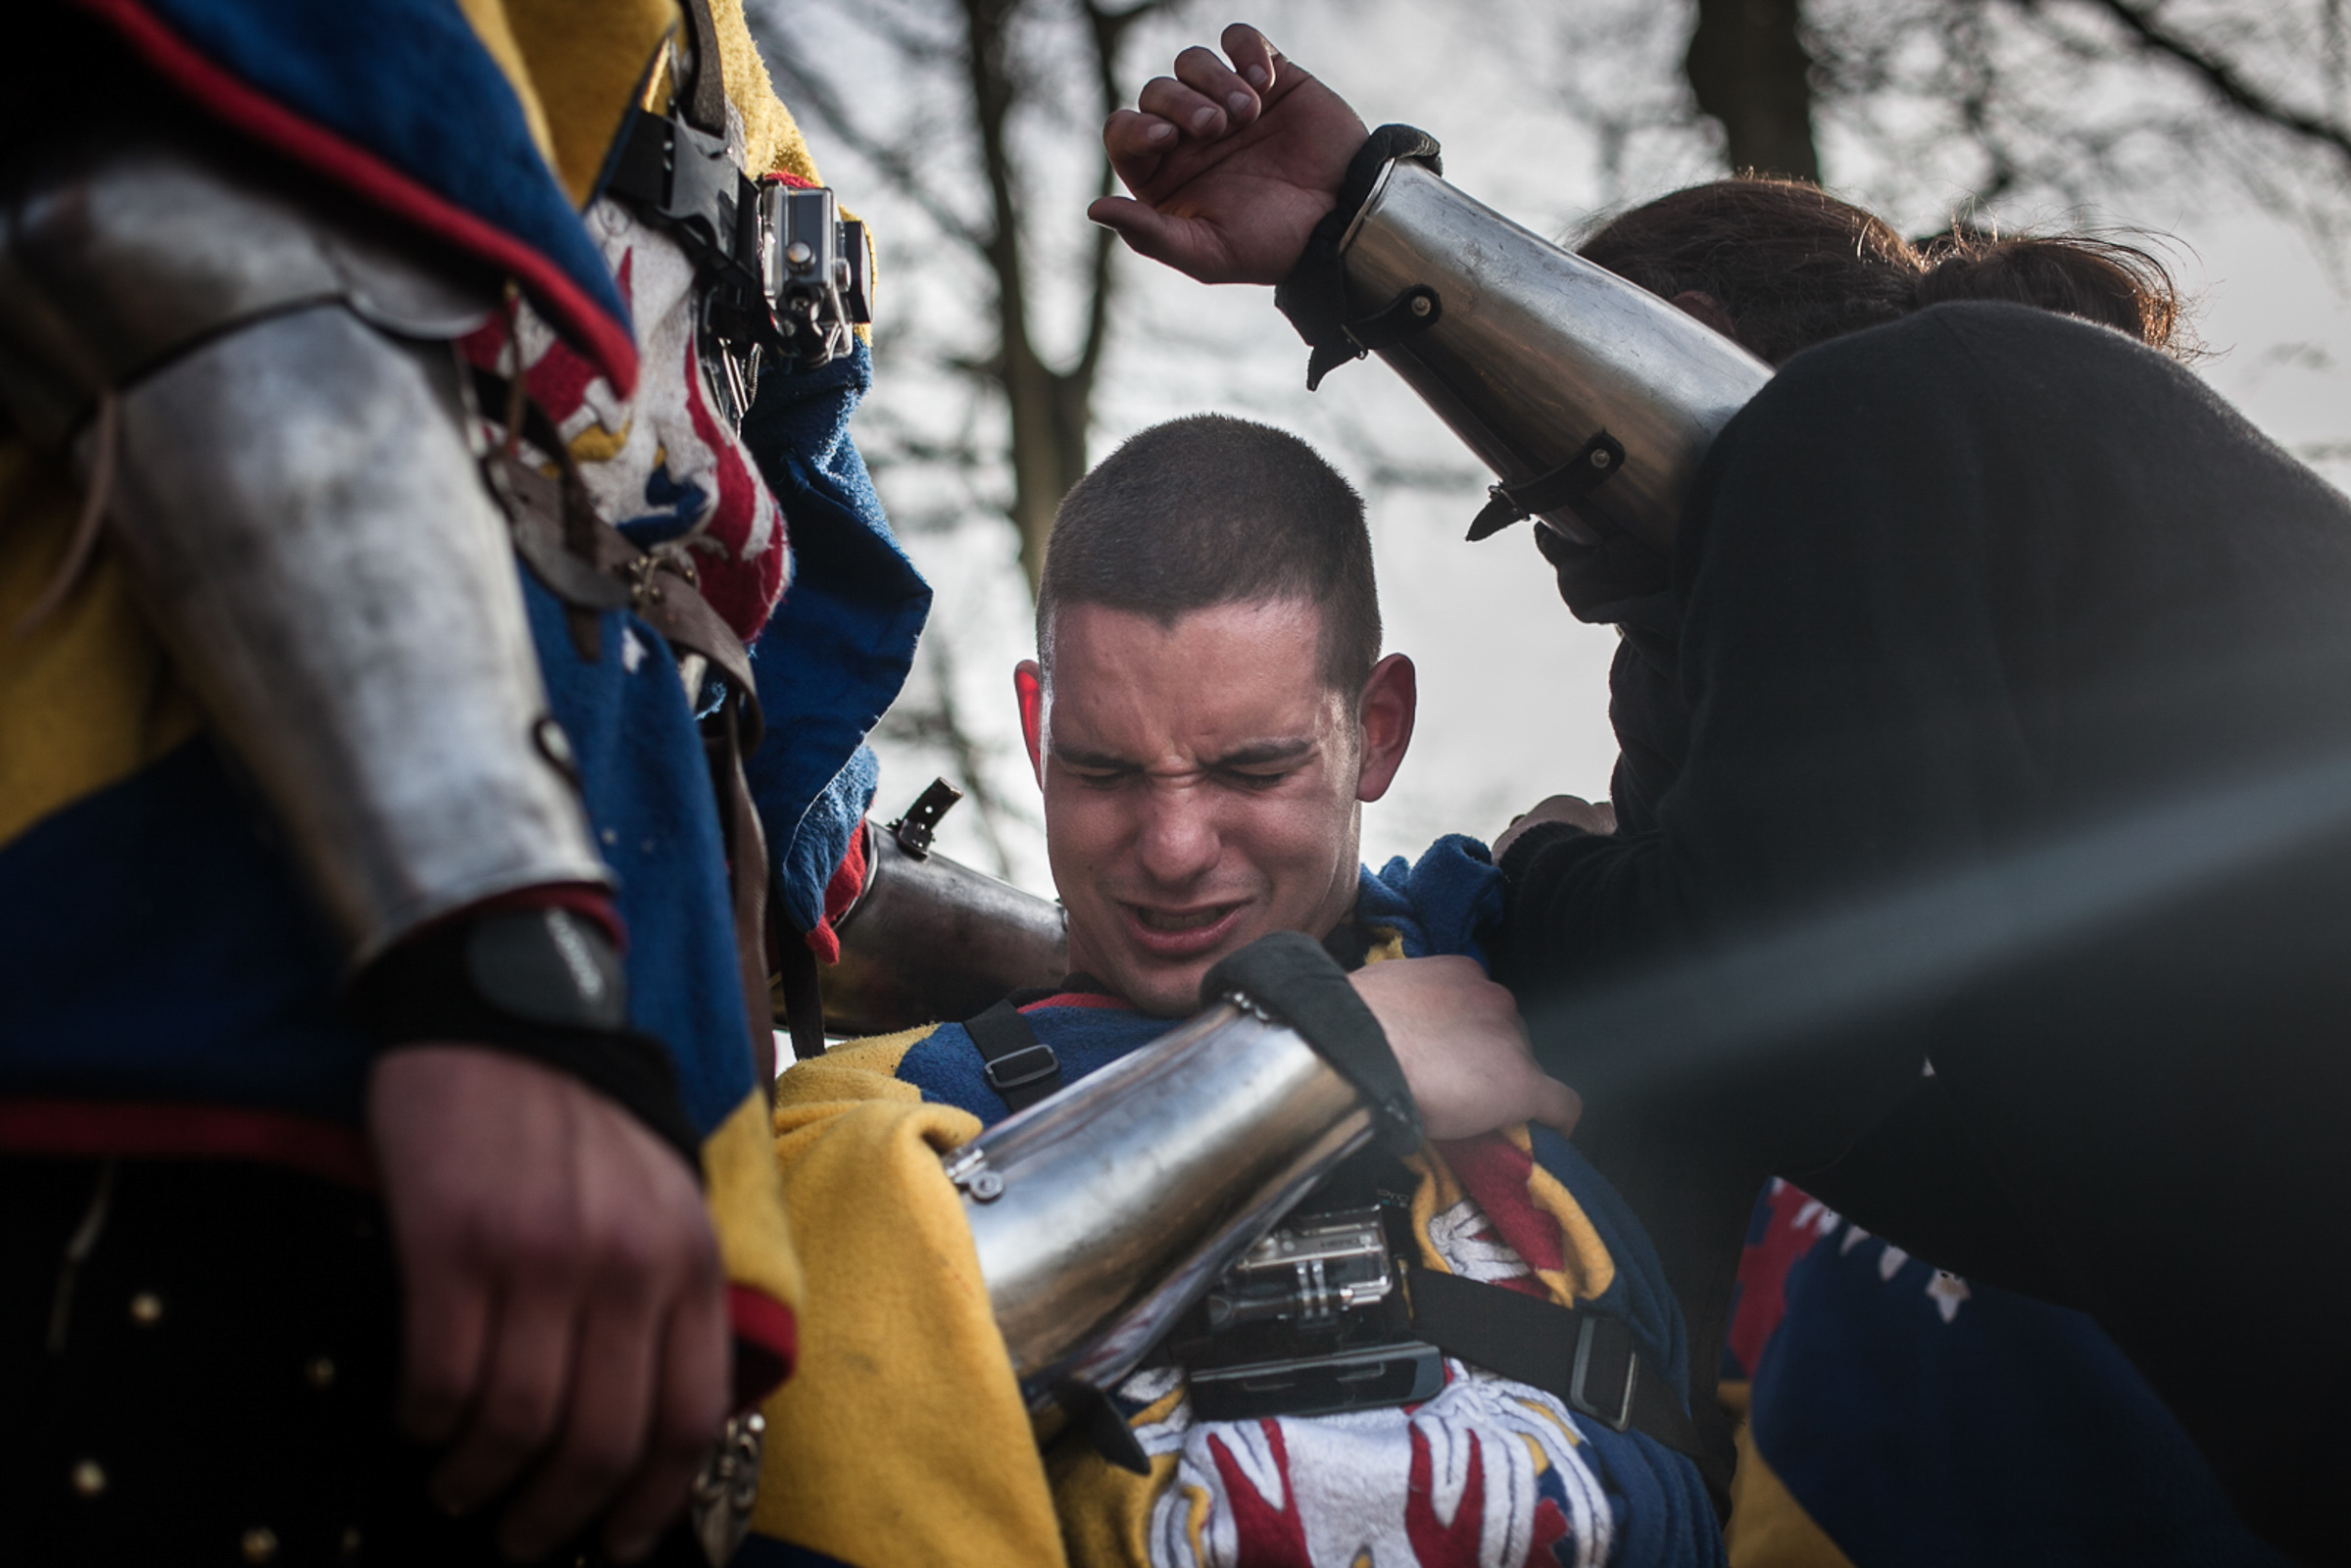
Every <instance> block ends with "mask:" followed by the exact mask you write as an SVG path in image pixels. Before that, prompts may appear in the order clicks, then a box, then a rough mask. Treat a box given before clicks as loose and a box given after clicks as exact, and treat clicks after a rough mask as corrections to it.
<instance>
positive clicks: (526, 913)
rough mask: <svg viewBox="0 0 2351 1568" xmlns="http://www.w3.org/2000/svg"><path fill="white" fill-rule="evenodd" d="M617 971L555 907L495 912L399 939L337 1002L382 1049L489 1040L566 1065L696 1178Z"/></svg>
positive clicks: (647, 1038)
mask: <svg viewBox="0 0 2351 1568" xmlns="http://www.w3.org/2000/svg"><path fill="white" fill-rule="evenodd" d="M559 922H560V923H559ZM566 939H567V940H566ZM590 971H593V972H595V973H596V974H597V975H598V977H599V981H600V983H601V984H602V985H603V987H604V989H603V991H602V993H601V994H600V995H597V996H594V997H590V996H588V995H585V994H583V993H585V992H586V991H587V990H589V989H590V988H588V987H584V986H579V985H578V984H577V982H578V981H579V980H580V979H581V978H583V977H584V975H585V974H586V973H588V972H590ZM622 976H623V971H622V970H621V968H620V958H619V955H618V954H616V953H613V952H612V943H611V940H610V939H609V938H608V937H606V936H605V934H604V933H603V932H602V931H601V930H598V929H597V928H596V927H595V926H594V925H593V924H591V923H590V922H588V921H586V920H581V919H579V918H577V917H576V916H574V915H572V914H570V913H569V912H568V911H566V910H563V909H527V910H501V911H499V912H497V913H493V914H488V915H484V916H482V917H480V918H477V919H474V920H459V921H454V922H452V923H450V924H448V925H445V926H442V927H439V928H437V929H434V930H429V931H426V932H424V933H423V934H421V935H420V936H417V937H414V938H412V939H410V940H409V941H407V942H404V943H402V944H401V945H400V946H399V947H397V948H395V949H393V950H392V951H391V952H390V953H387V954H385V955H384V956H382V957H381V958H378V959H377V960H376V961H375V962H374V963H373V964H371V965H369V966H368V968H367V971H366V972H365V973H363V974H362V975H361V976H360V977H359V979H358V980H357V981H355V982H354V983H353V985H352V988H351V993H350V995H349V997H348V998H347V999H346V1001H345V1006H346V1009H347V1010H348V1011H349V1013H350V1015H351V1017H352V1019H353V1021H354V1022H355V1023H357V1024H358V1025H359V1026H360V1027H361V1028H362V1029H364V1030H366V1031H367V1034H368V1035H369V1036H371V1037H372V1038H373V1039H374V1040H375V1041H376V1043H377V1044H378V1045H379V1046H380V1047H381V1048H382V1049H384V1050H396V1049H398V1048H400V1047H402V1046H420V1045H459V1046H488V1047H493V1048H495V1049H497V1050H500V1051H506V1052H511V1053H513V1054H515V1055H518V1056H528V1057H529V1058H531V1059H532V1060H533V1061H538V1062H543V1063H545V1064H546V1065H548V1066H550V1067H555V1068H558V1069H560V1070H561V1071H563V1072H567V1073H569V1074H571V1075H572V1076H573V1077H575V1078H577V1079H579V1080H580V1081H581V1082H582V1083H584V1084H586V1085H587V1086H588V1087H589V1088H591V1089H594V1090H596V1091H598V1092H599V1093H601V1094H604V1095H606V1096H608V1097H610V1098H611V1099H612V1100H616V1101H618V1102H619V1103H621V1105H622V1106H624V1107H626V1108H627V1109H628V1110H629V1111H630V1112H632V1113H633V1114H634V1115H635V1116H636V1117H637V1119H638V1120H640V1121H642V1122H643V1123H645V1125H646V1126H647V1127H649V1128H651V1129H652V1130H653V1131H654V1133H655V1134H656V1135H657V1136H659V1137H660V1138H661V1141H662V1142H664V1143H666V1144H668V1145H670V1146H671V1147H672V1148H674V1149H675V1150H677V1152H679V1153H681V1154H683V1155H684V1156H685V1158H686V1163H687V1165H688V1166H689V1167H691V1168H692V1169H693V1170H694V1172H695V1173H696V1176H697V1178H698V1179H699V1177H700V1174H701V1171H702V1139H701V1137H700V1135H698V1134H697V1133H696V1132H695V1131H694V1125H693V1123H692V1121H690V1120H689V1119H688V1118H687V1115H686V1103H685V1100H684V1097H683V1096H682V1095H681V1093H680V1092H679V1089H678V1083H677V1069H676V1068H675V1067H674V1066H673V1065H672V1064H671V1062H670V1059H669V1051H668V1048H667V1047H665V1046H663V1045H662V1044H661V1042H660V1041H659V1040H656V1039H655V1038H654V1037H653V1036H651V1035H648V1034H644V1033H641V1032H640V1031H637V1030H634V1029H631V1028H629V1027H627V1017H628V1010H627V1009H628V1003H627V992H626V989H625V985H626V982H625V980H624V979H623V978H622ZM485 978H486V979H487V980H488V983H487V984H486V985H485V984H484V980H485ZM567 990H568V995H567V996H566V994H565V993H566V991H567Z"/></svg>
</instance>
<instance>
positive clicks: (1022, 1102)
mask: <svg viewBox="0 0 2351 1568" xmlns="http://www.w3.org/2000/svg"><path fill="white" fill-rule="evenodd" d="M1051 995H1053V993H1052V992H1050V991H1046V992H1027V991H1016V992H1014V993H1013V994H1012V995H1010V996H1008V997H1006V998H1004V1001H1002V1002H1000V1003H998V1004H997V1005H995V1006H993V1007H990V1008H989V1009H988V1010H987V1011H986V1012H983V1013H981V1014H980V1015H979V1016H978V1017H976V1018H972V1019H970V1020H968V1021H966V1022H965V1023H964V1025H963V1031H964V1033H966V1034H968V1035H970V1036H971V1043H972V1044H973V1045H975V1046H977V1047H979V1051H980V1060H981V1061H982V1062H984V1063H985V1064H986V1065H985V1066H984V1067H982V1068H981V1071H982V1072H984V1073H985V1074H986V1075H987V1079H988V1087H989V1088H991V1089H993V1090H995V1091H996V1092H997V1094H999V1095H1001V1096H1002V1097H1004V1103H1005V1104H1006V1105H1008V1106H1010V1107H1011V1108H1012V1109H1014V1110H1026V1109H1028V1108H1029V1107H1030V1106H1031V1105H1033V1104H1035V1103H1037V1102H1038V1101H1040V1100H1043V1099H1044V1098H1045V1097H1046V1096H1048V1095H1050V1094H1052V1093H1053V1091H1055V1090H1056V1089H1059V1088H1060V1087H1061V1058H1060V1057H1058V1056H1056V1055H1054V1054H1053V1047H1051V1046H1049V1045H1047V1044H1046V1043H1045V1042H1044V1041H1042V1040H1040V1039H1038V1038H1037V1031H1036V1030H1034V1029H1032V1028H1030V1027H1029V1021H1028V1019H1026V1018H1024V1017H1022V1016H1021V1013H1020V1005H1021V1004H1022V1003H1024V1002H1036V1001H1041V1000H1043V999H1044V998H1045V997H1048V996H1051Z"/></svg>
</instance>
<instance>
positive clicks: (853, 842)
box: [807, 820, 873, 963]
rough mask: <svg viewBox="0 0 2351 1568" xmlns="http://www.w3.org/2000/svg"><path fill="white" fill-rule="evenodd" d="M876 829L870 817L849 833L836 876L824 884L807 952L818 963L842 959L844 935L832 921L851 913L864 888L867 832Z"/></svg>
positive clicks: (834, 869)
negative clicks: (821, 908)
mask: <svg viewBox="0 0 2351 1568" xmlns="http://www.w3.org/2000/svg"><path fill="white" fill-rule="evenodd" d="M872 831H873V823H872V822H871V821H870V820H860V821H859V822H858V823H857V831H856V832H854V833H852V834H850V836H849V848H848V849H846V850H843V851H842V852H841V863H840V864H839V865H837V866H835V867H833V878H832V880H831V881H830V882H827V883H826V884H825V887H824V914H823V917H822V918H820V919H819V920H817V922H816V929H815V930H813V931H810V932H809V933H808V937H807V941H808V951H809V952H810V953H813V954H815V955H816V961H817V962H818V963H839V962H840V961H841V934H840V933H839V932H838V931H836V930H834V929H833V923H834V922H835V921H836V920H839V919H840V918H841V916H843V915H844V914H847V913H848V912H849V908H850V906H851V905H853V904H856V903H857V895H858V894H860V893H863V892H864V891H865V873H866V862H865V835H866V834H868V833H871V832H872Z"/></svg>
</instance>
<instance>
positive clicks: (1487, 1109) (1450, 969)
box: [1349, 957, 1584, 1143]
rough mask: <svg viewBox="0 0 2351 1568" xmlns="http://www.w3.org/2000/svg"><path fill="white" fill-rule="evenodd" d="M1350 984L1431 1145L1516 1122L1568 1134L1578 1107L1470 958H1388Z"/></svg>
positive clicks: (1506, 997) (1503, 996) (1510, 1006)
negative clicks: (1539, 1061)
mask: <svg viewBox="0 0 2351 1568" xmlns="http://www.w3.org/2000/svg"><path fill="white" fill-rule="evenodd" d="M1349 978H1350V979H1351V980H1352V981H1353V982H1354V986H1355V990H1356V992H1357V994H1359V995H1360V996H1361V997H1362V998H1363V1001H1364V1004H1365V1005H1367V1006H1369V1007H1370V1008H1371V1010H1372V1014H1373V1015H1374V1016H1375V1017H1377V1018H1378V1019H1379V1020H1380V1027H1381V1028H1382V1029H1384V1030H1386V1031H1387V1034H1388V1046H1389V1049H1390V1050H1392V1051H1394V1052H1395V1053H1396V1062H1397V1064H1398V1065H1400V1066H1401V1067H1402V1068H1403V1069H1404V1081H1405V1082H1406V1083H1408V1084H1410V1085H1411V1086H1412V1098H1413V1100H1414V1101H1416V1102H1417V1103H1419V1105H1420V1119H1421V1125H1422V1127H1423V1128H1424V1130H1425V1131H1426V1132H1427V1134H1428V1136H1429V1138H1430V1139H1432V1140H1433V1141H1436V1142H1441V1143H1442V1142H1446V1141H1449V1140H1452V1139H1456V1138H1475V1137H1477V1136H1478V1135H1479V1134H1480V1133H1490V1132H1494V1131H1497V1130H1499V1129H1501V1128H1504V1127H1511V1126H1515V1125H1517V1124H1518V1123H1519V1122H1522V1121H1535V1122H1542V1123H1543V1124H1544V1125H1545V1126H1550V1127H1556V1128H1558V1129H1559V1131H1561V1132H1562V1133H1572V1132H1574V1131H1575V1129H1576V1119H1577V1118H1578V1117H1579V1116H1581V1115H1583V1113H1584V1102H1583V1101H1582V1100H1580V1099H1578V1098H1577V1096H1576V1092H1575V1091H1574V1090H1573V1089H1570V1088H1568V1087H1567V1085H1565V1084H1563V1083H1561V1082H1560V1081H1559V1080H1558V1079H1556V1078H1552V1077H1550V1076H1548V1075H1546V1074H1545V1073H1544V1072H1543V1069H1542V1068H1540V1067H1538V1066H1536V1065H1535V1055H1534V1053H1533V1051H1532V1050H1531V1049H1529V1046H1528V1043H1527V1026H1526V1024H1525V1023H1524V1022H1523V1021H1521V1020H1520V1018H1519V1016H1518V1004H1517V1003H1516V1002H1515V1001H1513V1000H1512V999H1511V996H1510V993H1509V992H1507V991H1505V990H1503V989H1502V988H1501V987H1500V986H1498V985H1496V984H1494V982H1493V981H1492V980H1489V979H1488V978H1487V977H1486V971H1485V970H1484V969H1483V968H1481V967H1480V966H1479V964H1478V961H1477V960H1476V959H1475V958H1462V957H1438V958H1400V959H1393V960H1391V961H1389V962H1387V963H1368V964H1365V965H1364V966H1363V967H1362V968H1360V969H1358V970H1356V971H1355V973H1354V974H1353V975H1351V976H1349Z"/></svg>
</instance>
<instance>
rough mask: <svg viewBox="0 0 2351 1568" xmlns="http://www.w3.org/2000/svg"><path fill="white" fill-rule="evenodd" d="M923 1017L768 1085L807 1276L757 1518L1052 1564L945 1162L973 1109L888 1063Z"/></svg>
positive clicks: (1046, 1500) (806, 1541) (865, 1558)
mask: <svg viewBox="0 0 2351 1568" xmlns="http://www.w3.org/2000/svg"><path fill="white" fill-rule="evenodd" d="M929 1032H930V1031H929V1030H927V1029H925V1030H915V1031H911V1032H909V1033H907V1034H905V1035H895V1036H890V1037H887V1038H885V1039H880V1040H873V1041H866V1042H862V1043H859V1044H857V1045H851V1046H844V1047H841V1048H839V1049H838V1050H835V1051H832V1052H828V1053H827V1054H825V1055H824V1056H822V1057H819V1058H817V1059H816V1060H813V1061H808V1062H803V1063H802V1064H800V1065H799V1066H796V1067H794V1068H793V1069H792V1070H791V1071H790V1072H787V1073H785V1074H784V1075H783V1077H782V1078H781V1079H779V1080H778V1081H777V1084H776V1102H777V1103H776V1110H775V1122H774V1125H775V1146H774V1147H775V1160H776V1166H777V1168H778V1170H779V1171H780V1172H781V1173H782V1178H783V1188H784V1201H785V1206H786V1208H787V1209H788V1211H789V1213H790V1215H791V1220H792V1227H793V1235H794V1238H795V1239H796V1241H797V1242H798V1244H799V1247H800V1255H801V1260H802V1262H803V1264H804V1265H805V1266H806V1267H807V1269H808V1276H809V1278H810V1279H811V1280H813V1281H814V1282H815V1289H814V1290H813V1291H812V1292H811V1293H810V1295H809V1297H808V1300H807V1301H806V1303H805V1304H804V1305H803V1307H802V1310H801V1314H800V1369H799V1371H798V1372H797V1373H796V1374H795V1375H794V1377H793V1379H792V1381H791V1382H789V1383H787V1384H785V1385H784V1387H783V1389H782V1390H781V1391H780V1392H778V1393H777V1394H776V1395H775V1396H774V1397H771V1398H770V1399H769V1400H768V1401H767V1404H766V1407H765V1413H766V1417H767V1446H766V1455H765V1459H764V1465H763V1472H762V1479H761V1482H760V1486H759V1512H758V1514H757V1516H756V1517H755V1519H754V1521H753V1527H754V1528H755V1529H757V1530H758V1531H759V1533H761V1534H762V1535H767V1536H771V1537H774V1538H777V1539H780V1540H783V1541H788V1542H791V1543H793V1544H796V1545H801V1546H806V1547H808V1548H810V1549H812V1550H815V1551H820V1552H824V1553H826V1554H828V1555H831V1556H834V1557H838V1558H840V1559H841V1560H842V1561H844V1562H853V1563H858V1564H863V1565H869V1568H880V1565H882V1564H896V1563H925V1564H951V1565H952V1564H971V1565H973V1568H983V1565H990V1568H992V1565H996V1564H1012V1563H1018V1564H1038V1565H1043V1568H1051V1565H1053V1564H1057V1563H1060V1562H1061V1561H1063V1560H1064V1559H1063V1557H1062V1551H1061V1537H1060V1531H1059V1529H1058V1527H1057V1525H1056V1523H1055V1521H1054V1517H1053V1495H1052V1493H1051V1492H1050V1490H1049V1489H1048V1487H1047V1484H1046V1477H1045V1465H1044V1462H1043V1460H1042V1459H1041V1458H1040V1457H1039V1455H1038V1452H1037V1440H1036V1436H1035V1433H1034V1432H1033V1430H1032V1429H1031V1427H1030V1425H1029V1418H1028V1411H1027V1409H1026V1407H1025V1406H1024V1404H1023V1403H1022V1401H1021V1397H1020V1389H1019V1386H1018V1385H1017V1384H1016V1383H1015V1382H1014V1380H1013V1377H1012V1367H1011V1362H1010V1359H1009V1357H1007V1356H1006V1355H1005V1353H1004V1340H1003V1338H1002V1337H1001V1336H999V1335H998V1333H997V1330H996V1318H995V1315H994V1314H993V1313H992V1312H991V1311H990V1309H989V1305H988V1291H987V1287H986V1284H985V1283H984V1282H983V1281H982V1280H981V1278H980V1271H979V1261H978V1259H977V1257H976V1256H975V1255H974V1253H973V1251H972V1247H971V1233H970V1231H969V1230H968V1229H967V1228H966V1226H965V1225H964V1222H963V1207H962V1200H961V1199H960V1198H958V1197H957V1196H956V1194H955V1189H954V1188H953V1187H952V1186H950V1185H949V1184H948V1181H947V1178H946V1176H945V1174H944V1173H943V1172H942V1171H941V1169H940V1165H939V1155H940V1153H941V1152H944V1151H946V1150H950V1149H954V1148H955V1147H956V1146H958V1145H960V1144H964V1143H967V1142H969V1141H970V1140H971V1139H972V1138H973V1137H975V1136H977V1135H978V1133H979V1130H980V1124H979V1121H978V1120H977V1118H975V1117H973V1116H972V1115H970V1114H969V1113H968V1112H966V1111H962V1110H957V1109H955V1108H954V1107H953V1106H949V1105H934V1104H925V1103H923V1102H922V1096H921V1091H920V1090H918V1089H916V1088H915V1087H914V1086H913V1085H912V1084H909V1083H904V1082H901V1081H900V1080H899V1079H897V1078H896V1077H895V1076H893V1073H894V1071H895V1069H896V1067H897V1065H898V1061H899V1059H900V1058H901V1057H903V1056H904V1055H905V1054H906V1050H907V1048H908V1047H910V1046H912V1045H913V1044H914V1043H915V1042H916V1041H918V1040H920V1039H921V1038H923V1036H925V1035H927V1034H928V1033H929Z"/></svg>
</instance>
